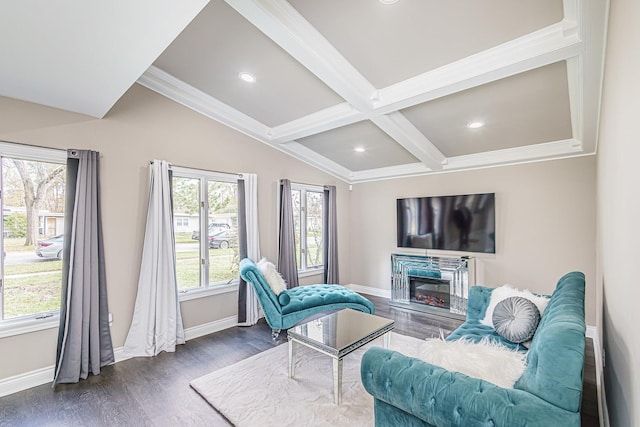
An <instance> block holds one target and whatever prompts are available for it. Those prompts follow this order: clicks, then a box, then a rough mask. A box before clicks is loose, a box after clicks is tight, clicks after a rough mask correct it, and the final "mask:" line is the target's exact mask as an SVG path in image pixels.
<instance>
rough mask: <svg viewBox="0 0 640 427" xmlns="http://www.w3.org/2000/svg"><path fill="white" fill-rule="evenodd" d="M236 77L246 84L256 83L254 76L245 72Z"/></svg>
mask: <svg viewBox="0 0 640 427" xmlns="http://www.w3.org/2000/svg"><path fill="white" fill-rule="evenodd" d="M238 77H240V78H241V79H242V80H244V81H245V82H247V83H255V82H256V76H254V75H253V74H251V73H247V72H245V71H243V72H241V73H240V74H238Z"/></svg>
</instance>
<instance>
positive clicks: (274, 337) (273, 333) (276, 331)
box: [271, 329, 282, 342]
mask: <svg viewBox="0 0 640 427" xmlns="http://www.w3.org/2000/svg"><path fill="white" fill-rule="evenodd" d="M281 330H282V329H272V330H271V339H272V340H273V341H274V342H275V340H277V339H278V335H280V331H281Z"/></svg>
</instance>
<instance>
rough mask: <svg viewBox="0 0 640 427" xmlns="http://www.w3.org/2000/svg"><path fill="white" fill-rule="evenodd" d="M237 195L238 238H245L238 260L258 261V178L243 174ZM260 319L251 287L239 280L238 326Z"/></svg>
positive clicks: (258, 308)
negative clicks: (239, 231)
mask: <svg viewBox="0 0 640 427" xmlns="http://www.w3.org/2000/svg"><path fill="white" fill-rule="evenodd" d="M238 193H239V199H240V206H239V214H240V215H241V216H242V218H240V220H239V222H240V223H241V224H242V221H243V220H244V227H242V226H241V228H244V233H242V230H241V234H242V236H240V238H241V239H242V238H243V236H245V237H246V241H245V242H244V243H245V244H246V253H244V252H245V250H244V249H245V245H244V244H243V242H241V245H240V246H241V252H243V253H241V254H240V259H242V258H245V257H247V258H251V259H252V260H254V261H256V262H257V261H259V260H260V235H259V233H258V176H257V175H256V174H253V173H243V174H242V178H240V179H239V180H238ZM260 317H262V312H261V310H260V303H259V302H258V298H257V297H256V294H255V290H254V289H253V286H252V285H250V284H248V283H246V282H244V280H242V279H240V289H239V292H238V325H239V326H251V325H255V324H256V323H257V322H258V319H260Z"/></svg>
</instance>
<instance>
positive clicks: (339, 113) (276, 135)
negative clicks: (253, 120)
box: [269, 102, 367, 143]
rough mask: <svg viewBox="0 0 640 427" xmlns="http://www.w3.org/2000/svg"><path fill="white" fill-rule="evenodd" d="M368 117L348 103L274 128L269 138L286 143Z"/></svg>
mask: <svg viewBox="0 0 640 427" xmlns="http://www.w3.org/2000/svg"><path fill="white" fill-rule="evenodd" d="M366 118H367V116H366V115H365V114H363V113H361V112H360V111H358V110H356V109H355V108H353V106H352V105H351V104H349V103H348V102H343V103H342V104H338V105H334V106H333V107H329V108H325V109H324V110H320V111H317V112H315V113H313V114H309V115H306V116H304V117H301V118H299V119H297V120H293V121H290V122H288V123H284V124H282V125H280V126H275V127H272V128H271V129H270V130H269V138H270V139H271V141H273V142H278V143H284V142H290V141H293V140H295V139H300V138H304V137H305V136H309V135H315V134H317V133H320V132H324V131H327V130H331V129H336V128H338V127H341V126H346V125H350V124H353V123H356V122H360V121H362V120H365V119H366Z"/></svg>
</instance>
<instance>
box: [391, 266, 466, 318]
mask: <svg viewBox="0 0 640 427" xmlns="http://www.w3.org/2000/svg"><path fill="white" fill-rule="evenodd" d="M470 266H471V267H473V259H472V258H469V257H449V256H447V257H444V256H421V255H404V254H391V304H392V305H394V306H397V307H403V308H408V309H413V310H418V311H424V312H428V313H431V314H436V315H438V314H439V315H443V316H447V317H455V318H459V317H463V316H464V315H466V313H467V299H468V297H469V268H470ZM415 282H419V283H427V287H428V283H429V282H432V283H433V285H432V287H433V288H434V289H437V291H440V292H441V291H442V286H447V287H448V288H449V289H448V290H449V295H448V298H446V299H447V301H446V305H445V307H444V308H443V307H441V306H437V305H436V304H434V303H433V302H432V300H430V301H431V303H426V304H425V303H420V302H419V301H418V300H416V298H415V295H414V292H415V290H413V291H412V288H411V287H412V283H415ZM414 286H415V285H414ZM421 287H425V286H421ZM436 293H437V292H436ZM442 302H443V304H445V301H444V299H442Z"/></svg>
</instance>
